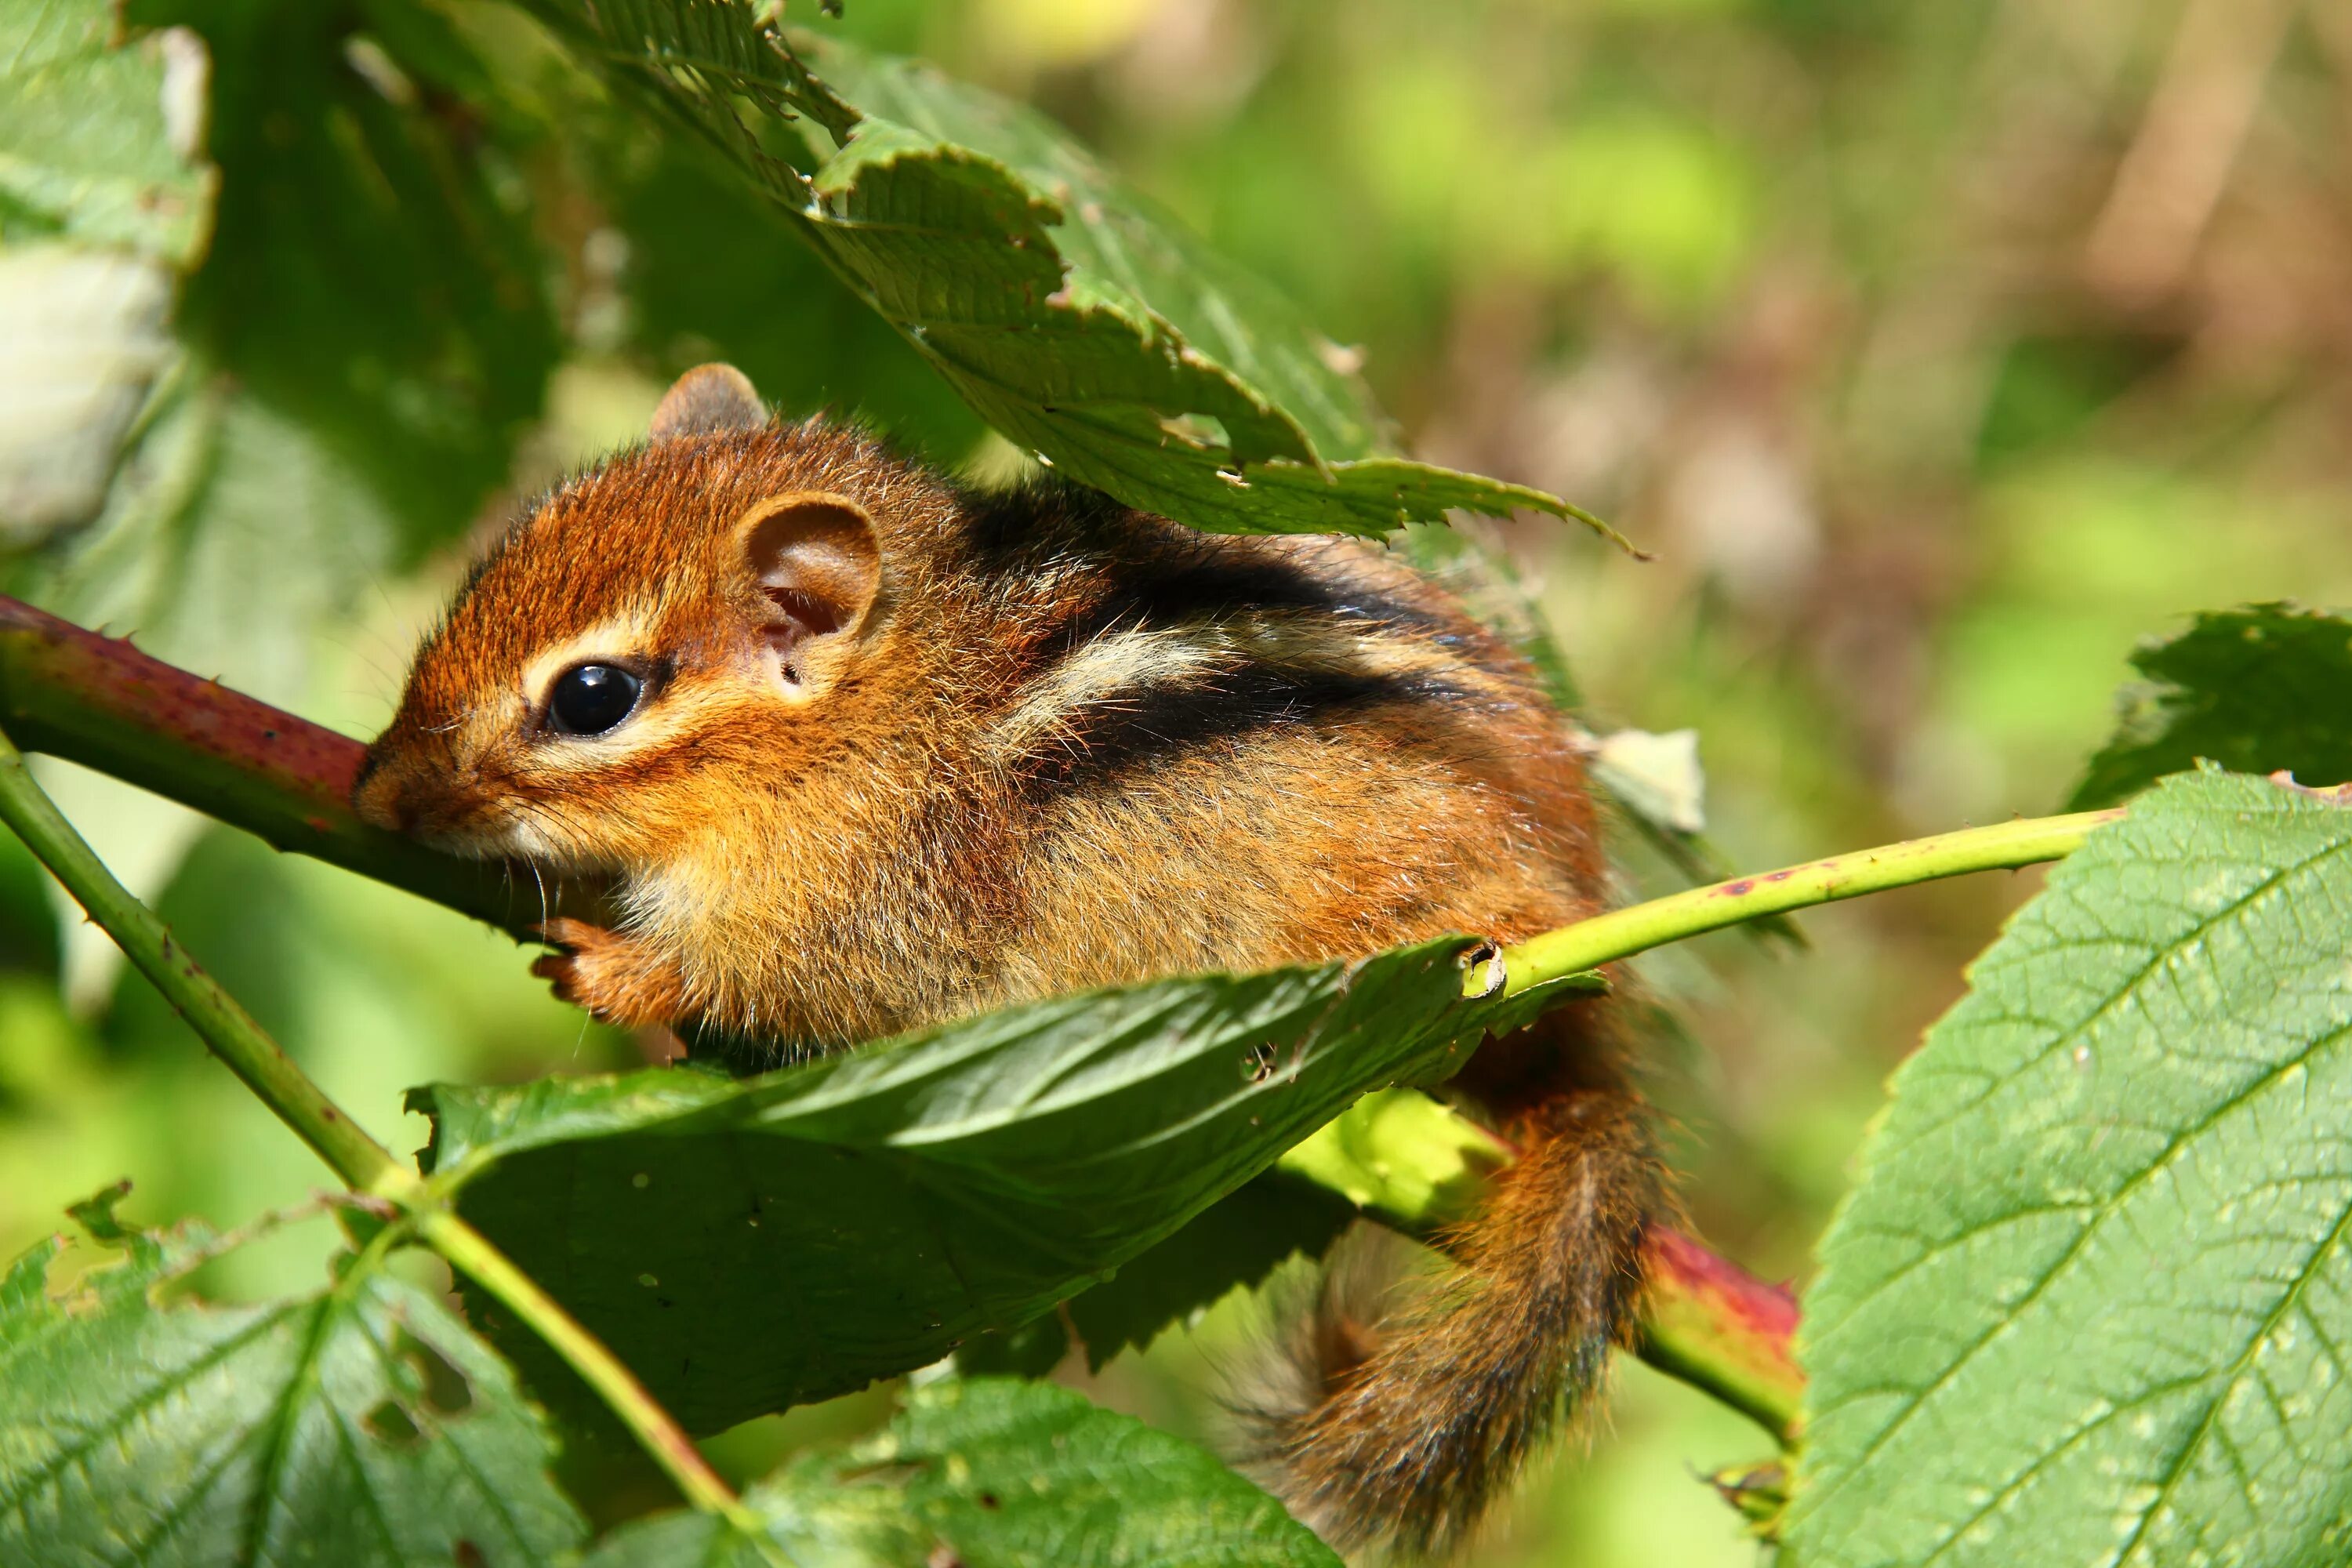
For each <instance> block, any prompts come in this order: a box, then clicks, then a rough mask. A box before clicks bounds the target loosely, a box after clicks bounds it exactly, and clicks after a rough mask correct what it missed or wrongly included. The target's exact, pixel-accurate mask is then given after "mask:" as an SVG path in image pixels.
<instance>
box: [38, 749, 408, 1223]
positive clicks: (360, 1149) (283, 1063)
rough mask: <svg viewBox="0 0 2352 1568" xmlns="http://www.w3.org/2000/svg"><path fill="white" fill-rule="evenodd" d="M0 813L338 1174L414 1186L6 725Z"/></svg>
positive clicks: (373, 1186)
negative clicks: (231, 987) (64, 801)
mask: <svg viewBox="0 0 2352 1568" xmlns="http://www.w3.org/2000/svg"><path fill="white" fill-rule="evenodd" d="M0 821H5V822H6V823H7V825H8V826H10V827H11V828H13V829H15V830H16V837H19V838H21V839H23V840H24V841H25V843H26V847H28V848H30V849H31V850H32V852H33V854H34V855H35V857H37V858H38V859H39V860H40V862H41V864H42V865H44V866H47V868H49V872H50V874H51V875H52V876H54V877H56V878H57V879H58V882H60V883H61V884H63V885H64V887H65V889H66V891H67V892H68V893H71V894H72V895H73V897H74V900H75V901H76V902H77V903H79V904H80V905H81V907H82V908H83V910H86V911H88V913H89V918H90V919H91V920H92V921H95V922H96V923H97V925H98V926H99V928H100V930H102V931H105V932H106V934H107V935H109V936H110V937H112V938H113V939H114V942H115V945H117V946H118V947H120V948H121V949H122V953H123V956H124V957H126V958H128V959H129V960H130V961H131V963H132V965H133V966H134V967H136V968H137V969H138V971H139V973H142V974H144V975H145V976H146V977H147V978H148V980H149V981H151V982H152V983H153V984H154V987H155V989H156V990H158V991H160V992H162V993H163V999H164V1000H165V1001H167V1002H169V1003H171V1004H172V1005H173V1007H174V1008H176V1009H178V1011H179V1014H180V1016H182V1017H183V1018H185V1019H186V1020H187V1021H188V1023H189V1025H190V1026H192V1027H194V1030H195V1031H196V1033H197V1034H198V1035H199V1036H201V1037H203V1039H204V1042H205V1045H207V1046H209V1047H212V1052H213V1054H214V1055H215V1056H216V1057H218V1058H220V1059H221V1060H222V1061H223V1062H225V1063H226V1064H227V1066H228V1069H229V1070H230V1071H231V1072H233V1073H235V1074H236V1076H237V1077H239V1078H241V1079H244V1080H245V1084H246V1087H247V1088H248V1089H252V1090H253V1092H254V1093H255V1094H257V1095H258V1096H260V1097H261V1101H262V1103H263V1104H265V1105H267V1106H268V1107H269V1109H270V1110H273V1111H275V1112H277V1115H278V1120H279V1121H283V1122H285V1123H286V1125H287V1126H289V1127H290V1128H292V1129H293V1130H294V1131H295V1132H296V1133H297V1134H298V1135H299V1137H300V1138H301V1140H302V1141H303V1142H305V1143H308V1144H309V1145H310V1147H311V1149H312V1150H314V1151H315V1152H317V1154H318V1156H319V1158H320V1159H321V1160H324V1161H325V1162H326V1163H328V1164H329V1165H330V1166H331V1167H332V1168H333V1170H334V1172H335V1173H336V1174H337V1175H339V1176H341V1178H342V1179H343V1180H344V1181H346V1182H348V1183H350V1184H352V1187H353V1188H355V1189H356V1190H358V1191H360V1192H363V1193H372V1194H375V1195H377V1196H379V1197H388V1198H394V1199H399V1198H402V1197H404V1196H405V1195H407V1194H409V1193H410V1192H412V1191H413V1190H415V1188H416V1186H417V1185H418V1183H417V1178H416V1176H415V1174H414V1173H411V1172H410V1171H409V1170H408V1169H407V1168H406V1167H404V1166H403V1165H402V1164H401V1163H399V1162H398V1161H396V1160H394V1158H393V1157H392V1154H391V1152H389V1151H388V1150H386V1149H385V1148H384V1146H383V1144H381V1143H379V1142H376V1141H375V1140H374V1139H373V1138H371V1137H369V1136H368V1135H367V1133H366V1132H365V1131H363V1130H362V1128H361V1127H360V1125H359V1124H358V1123H357V1122H355V1121H352V1119H351V1117H350V1116H349V1115H348V1114H346V1113H345V1111H344V1110H343V1109H342V1107H341V1106H339V1105H337V1104H336V1103H335V1102H334V1101H333V1100H331V1099H330V1098H329V1097H328V1095H327V1092H326V1090H324V1089H320V1087H319V1086H318V1085H317V1084H316V1083H314V1082H312V1081H311V1079H310V1075H309V1074H308V1073H305V1072H304V1071H303V1070H302V1069H301V1068H299V1067H297V1066H295V1065H294V1060H293V1058H290V1057H289V1056H288V1055H287V1054H286V1053H285V1051H283V1050H282V1049H280V1048H279V1047H278V1042H277V1041H275V1040H273V1039H271V1038H270V1037H269V1035H268V1032H267V1031H266V1030H264V1029H263V1028H262V1026H260V1025H259V1024H257V1023H255V1022H254V1020H253V1016H252V1015H251V1014H249V1013H247V1011H246V1010H245V1009H244V1008H243V1007H242V1006H240V1005H238V1004H237V1001H236V998H235V997H234V996H231V995H230V994H228V993H227V992H226V991H225V990H223V989H222V988H221V985H220V983H219V982H218V981H215V979H214V978H213V977H212V976H211V975H209V974H207V973H205V972H204V971H203V970H202V969H200V968H198V967H197V965H196V963H195V961H194V959H192V958H190V957H189V956H188V955H187V953H186V952H185V951H184V950H183V949H182V948H181V947H180V945H179V943H178V942H174V941H173V937H172V933H171V931H170V929H169V928H168V927H166V926H165V925H164V924H163V921H160V920H158V919H156V918H155V914H154V911H152V910H149V909H148V908H147V907H146V906H145V905H144V904H142V903H141V902H140V901H139V900H137V899H135V898H133V897H131V890H130V889H128V888H125V887H124V886H123V885H122V884H121V882H119V881H117V880H115V879H114V873H113V872H111V871H109V870H108V869H107V868H106V865H105V863H104V862H103V861H101V860H100V859H99V858H98V856H97V854H96V853H95V852H94V851H92V850H91V848H90V847H89V842H88V841H87V840H86V839H84V838H83V837H82V836H81V835H80V834H79V833H78V832H76V831H75V829H74V826H73V824H71V823H70V822H68V821H67V820H66V819H65V816H64V814H63V813H61V812H59V811H58V808H57V804H56V803H55V802H54V801H52V800H50V799H49V797H48V795H47V792H45V791H44V790H43V789H42V788H41V786H40V785H39V784H37V783H35V782H34V779H33V774H32V771H31V770H30V769H28V768H27V767H26V765H25V758H24V754H23V753H22V752H18V751H17V750H16V746H15V744H14V743H13V742H10V741H9V740H8V738H7V737H6V736H5V734H0Z"/></svg>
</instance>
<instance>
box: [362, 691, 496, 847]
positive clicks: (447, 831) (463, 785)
mask: <svg viewBox="0 0 2352 1568" xmlns="http://www.w3.org/2000/svg"><path fill="white" fill-rule="evenodd" d="M403 731H404V725H402V724H401V723H399V722H397V721H395V723H394V726H393V727H392V728H391V729H389V730H387V731H384V732H383V734H382V735H379V736H377V737H376V741H375V743H374V744H373V745H372V746H370V747H369V748H368V752H367V759H366V761H365V762H363V763H361V764H360V771H359V775H358V777H357V778H356V779H354V780H353V781H352V810H353V811H355V812H357V813H358V814H359V816H360V820H362V822H367V823H372V824H373V825H374V826H378V827H383V828H389V829H391V830H392V831H393V832H394V833H404V834H406V835H408V836H409V837H412V838H421V839H424V840H425V841H426V842H428V843H436V844H439V845H441V846H443V847H446V848H451V849H456V850H457V851H458V852H460V853H467V852H469V846H468V845H467V842H466V840H467V838H468V837H470V835H469V832H468V829H469V827H470V825H471V823H472V822H473V820H474V818H476V817H477V816H478V815H479V813H480V802H479V801H478V799H477V798H476V796H477V795H478V788H477V787H476V786H477V785H478V782H479V781H478V778H477V777H476V776H475V770H474V769H473V768H471V767H459V766H458V765H457V762H456V759H455V758H454V757H452V756H450V755H448V754H447V748H446V746H445V747H425V748H419V747H418V746H417V745H416V744H415V741H414V738H413V737H412V736H408V735H404V732H403Z"/></svg>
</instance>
